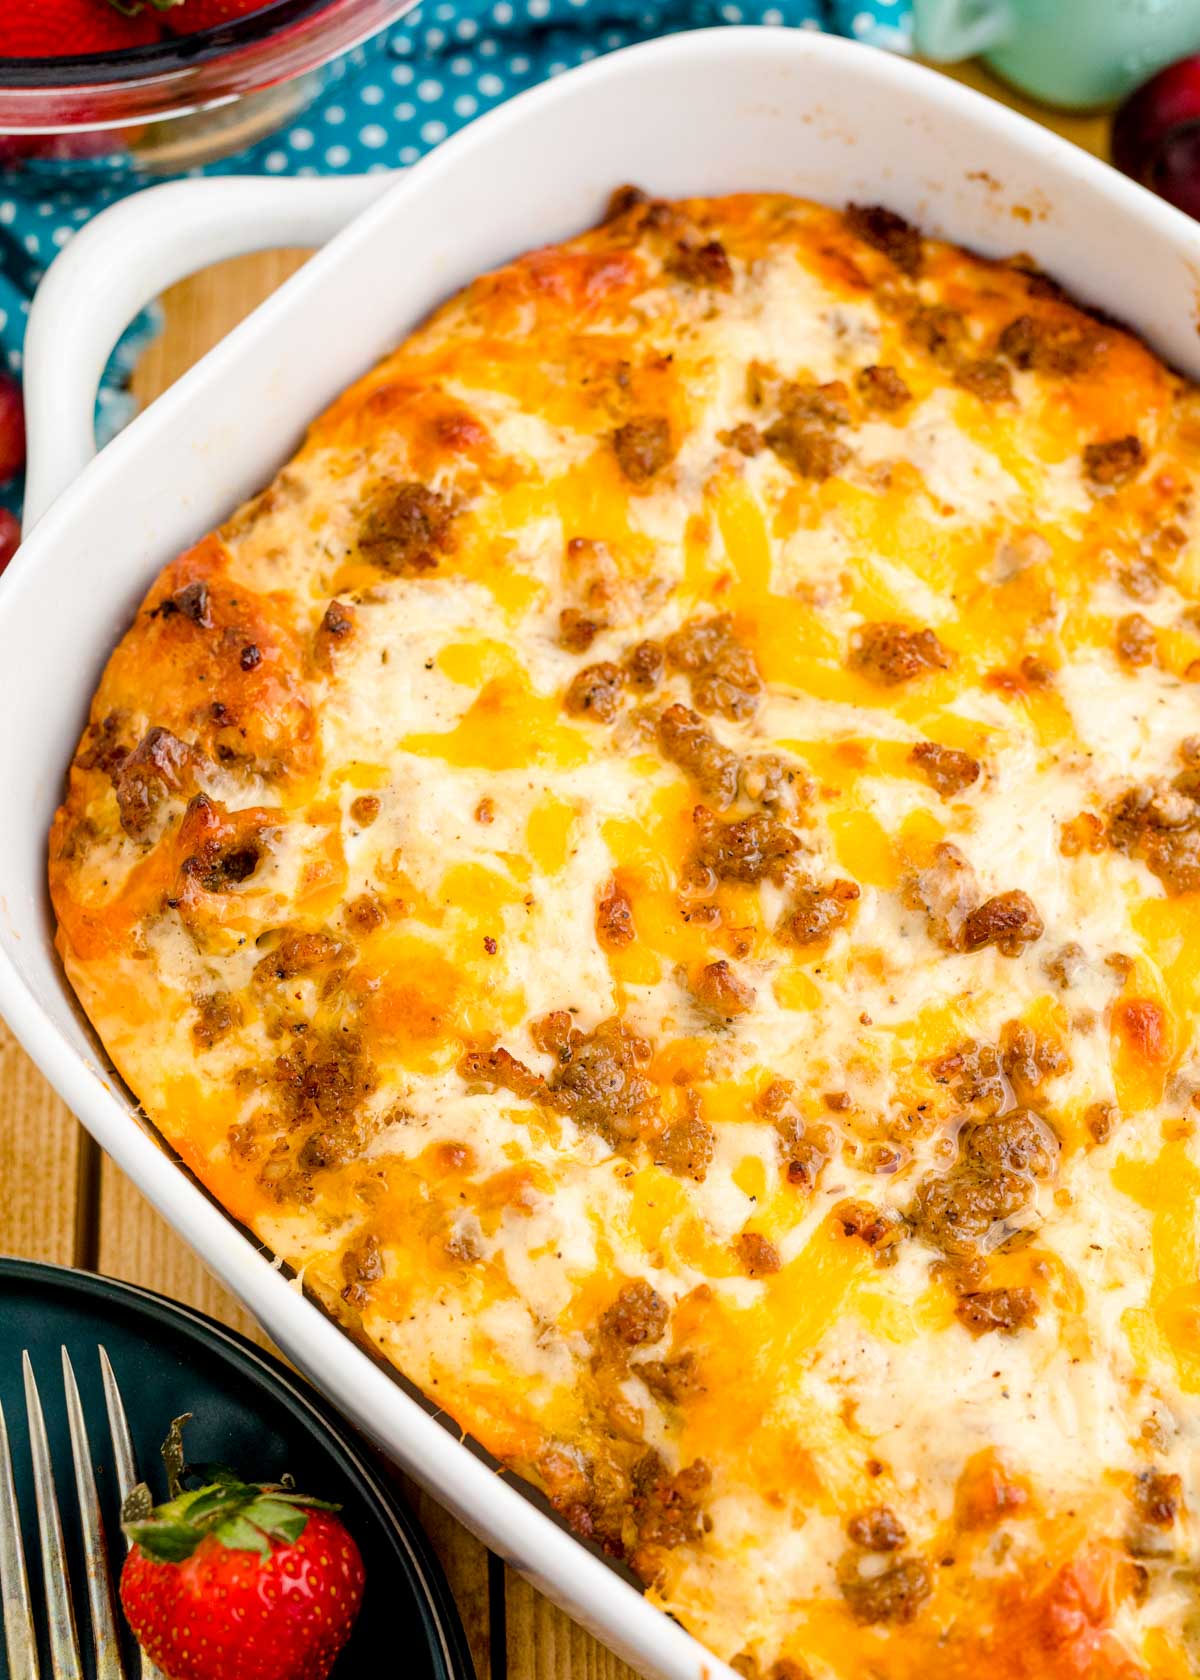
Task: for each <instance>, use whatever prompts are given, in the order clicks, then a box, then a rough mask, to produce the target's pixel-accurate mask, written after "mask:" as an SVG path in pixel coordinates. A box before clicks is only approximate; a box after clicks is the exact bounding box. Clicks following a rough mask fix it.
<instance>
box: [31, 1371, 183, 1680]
mask: <svg viewBox="0 0 1200 1680" xmlns="http://www.w3.org/2000/svg"><path fill="white" fill-rule="evenodd" d="M98 1352H99V1357H100V1373H101V1377H102V1379H103V1383H104V1398H105V1402H106V1406H107V1409H108V1423H109V1433H110V1435H111V1437H112V1447H113V1461H114V1467H115V1470H116V1477H117V1486H118V1489H119V1491H120V1495H121V1499H122V1500H124V1498H125V1496H126V1494H127V1493H128V1492H129V1490H130V1488H131V1487H132V1486H133V1483H134V1480H135V1469H134V1461H133V1448H132V1444H131V1441H130V1437H129V1424H128V1421H127V1420H126V1416H125V1408H124V1406H123V1405H122V1403H121V1395H120V1391H119V1390H118V1388H117V1382H116V1378H115V1377H114V1375H113V1369H112V1366H111V1364H110V1363H109V1359H108V1355H107V1353H106V1352H105V1351H104V1349H103V1348H100V1349H99V1350H98ZM22 1364H23V1370H24V1379H25V1410H26V1414H27V1417H28V1422H29V1444H30V1456H31V1458H32V1461H33V1486H34V1498H35V1503H36V1506H37V1521H38V1537H39V1542H40V1546H39V1549H40V1553H41V1561H42V1585H43V1591H44V1594H45V1599H46V1624H47V1631H48V1636H49V1646H50V1674H51V1680H83V1665H82V1662H81V1660H80V1654H79V1632H78V1628H77V1626H76V1622H75V1610H74V1605H73V1602H72V1598H71V1582H70V1576H69V1573H68V1570H67V1564H66V1557H65V1554H64V1550H63V1531H62V1520H61V1518H60V1516H59V1509H58V1498H57V1495H56V1492H55V1485H54V1470H53V1466H52V1465H51V1462H50V1448H49V1443H48V1441H47V1438H46V1423H45V1418H44V1416H43V1413H42V1402H41V1397H40V1395H39V1393H38V1386H37V1379H36V1378H35V1376H34V1371H33V1363H32V1361H31V1360H30V1357H29V1354H28V1353H24V1354H23V1355H22ZM62 1375H63V1390H64V1393H65V1396H66V1405H67V1424H68V1427H69V1430H70V1436H71V1457H72V1459H73V1461H74V1480H75V1494H76V1499H77V1501H78V1505H79V1521H80V1530H81V1533H82V1537H83V1555H84V1562H85V1565H86V1577H87V1598H88V1607H89V1611H90V1623H91V1635H92V1653H93V1668H94V1673H95V1677H96V1680H125V1669H124V1667H123V1665H122V1662H121V1650H120V1641H119V1636H118V1633H117V1620H116V1608H115V1601H114V1596H113V1578H112V1571H111V1569H110V1566H109V1554H108V1544H107V1541H106V1538H105V1533H104V1524H103V1521H102V1519H101V1514H100V1500H99V1497H98V1495H97V1493H96V1478H95V1473H94V1470H93V1468H92V1454H91V1447H90V1445H89V1443H88V1433H87V1424H86V1422H85V1420H84V1415H83V1405H82V1402H81V1401H80V1397H79V1387H78V1384H77V1383H76V1381H75V1372H74V1370H73V1369H72V1366H71V1360H70V1356H69V1355H68V1353H67V1350H66V1348H63V1350H62ZM0 1602H2V1604H3V1610H4V1647H5V1651H6V1653H7V1657H8V1675H9V1680H39V1674H40V1670H39V1667H38V1647H37V1634H36V1631H35V1624H34V1617H33V1606H32V1602H31V1598H30V1592H29V1578H28V1574H27V1572H26V1568H25V1550H24V1547H23V1545H22V1543H21V1518H20V1512H19V1510H18V1509H17V1496H16V1488H15V1485H14V1481H13V1468H12V1453H11V1449H10V1447H9V1439H8V1429H7V1426H6V1423H5V1418H4V1411H3V1408H2V1407H0ZM157 1672H158V1671H157V1670H156V1669H155V1668H154V1667H153V1666H152V1665H151V1664H150V1663H149V1662H147V1661H145V1660H144V1659H143V1661H142V1664H141V1669H140V1673H141V1677H142V1680H154V1677H155V1676H156V1675H157Z"/></svg>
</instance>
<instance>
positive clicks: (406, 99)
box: [0, 0, 912, 507]
mask: <svg viewBox="0 0 1200 1680" xmlns="http://www.w3.org/2000/svg"><path fill="white" fill-rule="evenodd" d="M738 23H742V24H760V25H763V26H766V27H775V28H799V29H830V30H835V31H837V32H838V33H840V34H844V35H848V36H850V37H852V38H853V39H855V40H859V41H863V42H866V43H868V44H870V45H873V46H881V47H888V48H891V49H893V50H895V51H899V52H907V51H909V50H910V49H911V42H912V15H911V0H654V3H652V0H422V4H420V5H419V6H418V7H416V8H415V9H414V10H413V11H411V12H409V13H408V15H407V16H406V17H405V19H404V21H403V22H402V23H400V24H397V25H394V26H393V27H392V28H391V29H390V30H387V31H385V32H384V33H383V34H382V35H380V36H377V37H376V38H375V40H373V41H371V42H369V43H368V44H367V45H366V46H362V47H359V48H357V49H356V50H355V51H354V52H352V53H350V54H349V55H348V56H347V57H346V58H344V59H342V60H341V61H339V63H338V64H337V65H336V66H334V67H332V69H331V70H330V71H329V72H328V73H327V76H326V81H325V86H324V88H323V91H322V93H321V94H320V95H319V97H318V98H317V99H316V101H315V102H314V103H313V104H312V105H311V106H310V107H309V108H308V109H307V110H306V111H305V112H304V113H303V114H302V115H301V116H300V117H299V118H297V119H296V120H295V121H294V122H293V123H291V125H290V126H288V127H287V128H285V129H282V130H280V131H279V132H278V133H276V134H274V135H271V136H269V137H268V138H267V139H265V140H263V141H261V142H259V144H258V145H256V146H253V147H252V148H251V149H250V150H249V151H246V152H242V153H239V154H238V155H237V156H236V157H232V158H223V159H222V160H220V161H219V162H217V163H213V164H208V165H206V166H204V167H203V168H201V169H196V170H192V171H190V173H192V174H194V175H253V174H264V175H348V174H357V173H360V172H363V171H375V170H384V169H404V168H408V167H410V166H411V165H412V164H414V163H416V162H417V161H418V159H420V158H421V157H423V156H424V154H425V153H426V152H428V151H429V150H431V148H432V147H434V146H436V145H438V143H439V142H440V141H442V140H444V139H445V138H446V136H447V135H448V134H452V133H453V132H454V131H455V130H456V129H459V128H462V127H463V126H464V124H466V123H469V122H470V121H471V120H472V119H473V118H474V117H477V116H479V115H480V114H481V113H482V112H484V111H490V110H491V109H492V108H493V107H494V106H496V105H499V104H502V103H503V101H504V100H506V99H511V98H512V96H513V95H514V94H516V93H521V92H523V91H524V89H526V88H529V87H532V86H534V84H535V83H537V82H541V81H544V80H545V79H546V78H547V77H549V76H560V75H562V74H563V73H564V72H565V71H567V70H570V69H573V68H574V67H575V66H576V65H578V64H586V63H587V62H588V61H589V60H591V59H594V58H598V57H600V56H601V55H602V54H604V53H607V52H613V51H615V50H616V48H618V47H625V46H629V45H631V44H632V43H633V42H635V41H645V40H648V39H650V38H651V37H652V36H656V35H670V34H677V33H679V32H680V31H682V30H686V29H702V28H708V27H711V26H713V25H719V24H738ZM58 168H59V170H61V165H59V166H58ZM144 184H145V183H144V182H143V181H142V180H141V179H140V178H139V177H138V176H137V175H136V174H134V173H131V171H130V170H129V168H128V165H127V163H126V162H125V161H124V160H122V159H117V158H114V159H103V158H100V159H89V160H88V161H87V163H86V164H84V165H81V166H80V169H79V174H78V179H77V182H74V183H72V185H71V186H70V187H65V186H64V185H63V176H62V174H61V173H55V174H54V175H53V176H50V175H47V176H46V177H45V179H44V180H43V181H39V180H38V177H37V173H36V166H35V167H33V168H31V167H29V166H28V165H27V166H26V167H25V169H24V170H23V171H22V172H21V173H20V174H16V173H6V174H0V354H2V355H3V358H4V361H5V363H6V364H7V366H8V368H9V369H10V371H12V372H13V373H15V374H17V375H18V376H19V375H20V371H21V361H22V352H23V347H24V338H25V321H26V317H27V315H28V313H29V300H30V298H31V297H32V294H33V290H34V288H35V286H36V285H37V282H38V281H39V279H40V278H41V276H42V274H43V273H44V271H45V269H46V267H47V265H48V264H49V263H50V262H51V260H52V259H53V258H54V257H55V255H56V254H57V253H58V252H59V251H60V250H61V249H62V247H63V246H64V245H66V244H67V243H68V241H69V240H70V239H71V237H72V236H73V234H74V233H75V232H76V231H77V230H78V228H79V227H80V226H81V225H82V223H84V222H85V221H86V220H87V219H88V217H89V216H91V215H93V214H94V213H95V212H96V211H97V210H101V209H103V208H104V207H105V206H106V205H109V204H112V203H113V202H114V201H115V200H116V199H118V198H123V197H124V196H125V195H126V194H127V193H130V192H136V191H138V190H139V188H140V187H142V186H143V185H144ZM156 322H157V317H156V315H155V313H154V312H153V311H149V312H147V313H146V314H145V315H143V316H142V317H140V318H139V320H138V321H136V322H134V323H133V325H132V326H131V328H130V329H129V331H128V332H127V333H126V335H125V337H124V338H123V339H122V341H121V343H120V344H119V345H118V347H117V349H116V352H115V353H114V355H113V358H112V361H111V362H110V364H109V367H108V369H107V372H106V375H105V379H104V382H103V385H102V388H101V391H100V396H99V401H98V404H97V411H96V427H97V435H98V437H99V438H100V441H101V442H104V441H106V440H107V438H109V437H110V436H112V434H113V433H114V432H115V431H117V430H118V429H119V428H120V426H122V425H123V424H124V423H125V421H126V420H127V419H128V418H129V415H130V413H131V409H132V400H131V398H130V397H129V395H128V391H127V384H128V378H129V374H130V371H131V370H132V368H133V366H134V364H135V362H136V360H137V357H138V355H139V354H140V352H141V350H142V348H143V346H144V345H145V343H146V341H147V339H148V337H149V336H151V335H152V334H153V332H154V330H155V327H156ZM19 495H20V486H19V485H13V486H10V487H9V488H8V489H7V490H6V491H4V492H2V493H0V499H3V500H6V501H8V502H9V503H10V505H12V506H14V507H17V506H19Z"/></svg>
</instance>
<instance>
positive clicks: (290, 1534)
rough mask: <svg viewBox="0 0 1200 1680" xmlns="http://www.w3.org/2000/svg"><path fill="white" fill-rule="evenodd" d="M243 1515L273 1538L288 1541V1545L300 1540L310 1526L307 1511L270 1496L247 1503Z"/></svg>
mask: <svg viewBox="0 0 1200 1680" xmlns="http://www.w3.org/2000/svg"><path fill="white" fill-rule="evenodd" d="M243 1515H244V1516H245V1518H246V1521H247V1522H252V1523H253V1524H254V1526H255V1528H259V1529H261V1530H262V1532H263V1533H264V1534H266V1535H269V1536H270V1538H271V1539H272V1540H281V1541H286V1543H287V1544H288V1545H291V1544H292V1542H293V1541H296V1540H299V1538H300V1536H301V1535H302V1534H303V1533H304V1530H305V1529H306V1528H307V1526H308V1512H307V1511H300V1510H298V1509H297V1508H296V1506H295V1505H293V1504H291V1503H290V1502H288V1501H286V1500H283V1499H272V1498H270V1497H269V1496H268V1497H267V1498H265V1499H256V1500H255V1501H254V1503H253V1504H251V1505H247V1506H246V1508H245V1510H244V1512H243Z"/></svg>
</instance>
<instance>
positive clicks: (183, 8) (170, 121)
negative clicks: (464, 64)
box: [0, 0, 414, 178]
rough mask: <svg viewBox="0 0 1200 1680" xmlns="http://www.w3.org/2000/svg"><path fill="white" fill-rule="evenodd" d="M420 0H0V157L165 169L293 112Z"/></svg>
mask: <svg viewBox="0 0 1200 1680" xmlns="http://www.w3.org/2000/svg"><path fill="white" fill-rule="evenodd" d="M413 4H414V0H0V168H6V169H9V170H18V171H22V172H35V173H36V174H37V175H38V176H49V177H51V178H54V177H62V176H64V175H67V176H75V175H77V174H78V172H79V171H80V170H81V169H89V170H92V171H96V172H102V173H110V174H111V173H112V172H114V171H124V170H129V171H132V172H135V173H145V174H149V175H154V174H168V173H175V172H177V171H179V170H181V169H187V168H190V167H192V166H193V165H195V164H199V163H205V162H208V161H210V160H211V159H213V158H216V157H222V156H225V155H226V154H228V153H230V152H235V151H241V150H243V149H244V148H245V147H247V146H250V145H253V144H254V142H255V141H257V140H260V139H262V138H263V136H264V135H266V134H269V133H270V132H271V131H272V130H273V129H274V128H277V127H278V126H279V125H280V124H282V123H284V122H287V121H288V120H289V119H290V118H292V117H293V116H295V115H296V114H297V112H298V111H300V110H302V109H303V108H304V106H305V105H307V104H308V103H309V101H310V100H311V99H312V98H313V97H314V96H315V94H316V93H317V92H318V91H319V90H320V88H321V87H322V86H324V85H325V84H326V83H327V82H328V81H329V80H330V79H334V78H336V77H337V76H339V75H340V74H341V73H342V71H343V69H344V67H345V63H346V60H345V58H344V56H343V55H345V54H346V53H347V52H348V51H349V50H350V49H351V48H354V47H359V46H365V48H366V50H368V51H371V50H374V51H382V49H383V36H382V35H381V33H380V32H381V31H382V30H383V29H384V28H385V27H386V25H387V24H389V23H392V22H394V21H395V19H397V18H398V17H400V16H402V15H403V13H404V12H406V11H408V10H409V9H410V8H411V6H412V5H413Z"/></svg>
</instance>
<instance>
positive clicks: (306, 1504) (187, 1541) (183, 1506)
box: [121, 1413, 338, 1563]
mask: <svg viewBox="0 0 1200 1680" xmlns="http://www.w3.org/2000/svg"><path fill="white" fill-rule="evenodd" d="M190 1417H191V1414H190V1413H187V1414H185V1415H184V1416H183V1417H177V1418H175V1419H173V1420H172V1423H171V1427H170V1429H169V1431H168V1432H167V1438H166V1440H165V1441H164V1442H163V1448H162V1459H163V1464H164V1466H165V1468H166V1472H167V1486H168V1489H169V1491H170V1495H171V1497H170V1498H169V1499H168V1500H167V1502H166V1503H165V1504H164V1505H159V1506H155V1505H154V1504H153V1502H152V1500H151V1496H150V1490H149V1488H148V1487H146V1485H145V1484H144V1483H141V1484H139V1485H138V1486H137V1487H136V1488H134V1489H133V1491H132V1492H131V1493H130V1495H129V1497H128V1499H127V1500H126V1501H125V1504H124V1507H123V1509H122V1511H121V1527H122V1528H123V1529H124V1531H125V1536H126V1538H127V1539H128V1540H129V1542H130V1544H131V1545H136V1546H139V1547H140V1548H141V1550H142V1551H143V1552H144V1553H145V1554H146V1556H147V1557H150V1558H153V1559H155V1560H156V1561H157V1562H159V1563H183V1562H184V1561H185V1559H187V1558H189V1557H191V1555H192V1553H193V1552H194V1551H195V1550H196V1548H197V1546H199V1544H200V1542H201V1541H202V1540H203V1539H205V1537H206V1536H208V1535H210V1534H211V1535H213V1536H214V1537H215V1539H216V1540H217V1541H218V1542H219V1543H220V1544H221V1545H222V1546H226V1547H228V1548H229V1550H231V1551H246V1552H257V1553H259V1555H260V1556H262V1557H267V1556H269V1555H270V1551H271V1547H272V1545H281V1546H286V1545H292V1544H293V1543H294V1542H295V1541H297V1540H298V1539H299V1538H300V1536H301V1535H302V1534H303V1533H304V1529H305V1525H306V1524H307V1522H308V1518H309V1513H310V1512H311V1511H336V1510H337V1509H338V1507H337V1506H336V1505H330V1504H328V1503H327V1502H326V1501H325V1500H322V1499H309V1498H308V1497H306V1496H305V1495H304V1494H299V1493H296V1492H295V1491H294V1484H293V1483H292V1481H291V1479H290V1477H289V1478H287V1479H286V1480H285V1481H284V1482H283V1483H270V1482H265V1483H264V1482H244V1481H242V1479H241V1478H240V1476H238V1475H237V1474H236V1472H235V1471H233V1470H230V1469H229V1468H228V1466H227V1465H224V1464H206V1465H203V1466H195V1467H190V1466H189V1465H188V1464H187V1462H186V1459H185V1457H184V1450H183V1426H184V1424H186V1423H188V1422H189V1421H190ZM197 1479H199V1480H200V1482H201V1485H200V1486H199V1487H187V1486H186V1485H185V1484H186V1483H187V1482H189V1481H195V1480H197Z"/></svg>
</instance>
